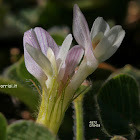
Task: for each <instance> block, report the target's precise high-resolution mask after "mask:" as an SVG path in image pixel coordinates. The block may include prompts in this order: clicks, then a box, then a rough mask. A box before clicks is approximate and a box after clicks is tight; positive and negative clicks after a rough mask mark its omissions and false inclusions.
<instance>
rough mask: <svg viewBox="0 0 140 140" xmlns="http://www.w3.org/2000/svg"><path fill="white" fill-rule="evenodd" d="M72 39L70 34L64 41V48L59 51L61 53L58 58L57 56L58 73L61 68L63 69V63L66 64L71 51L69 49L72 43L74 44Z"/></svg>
mask: <svg viewBox="0 0 140 140" xmlns="http://www.w3.org/2000/svg"><path fill="white" fill-rule="evenodd" d="M72 39H73V38H72V35H71V34H69V35H68V36H67V37H66V38H65V40H64V42H63V44H62V46H61V48H60V50H59V53H58V56H57V67H58V72H59V71H60V68H61V67H62V65H63V63H64V61H65V59H66V56H67V54H68V50H69V48H70V46H71V43H72Z"/></svg>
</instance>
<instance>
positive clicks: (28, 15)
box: [0, 0, 140, 140]
mask: <svg viewBox="0 0 140 140" xmlns="http://www.w3.org/2000/svg"><path fill="white" fill-rule="evenodd" d="M75 3H76V4H78V5H79V7H80V8H81V10H82V12H83V13H84V15H85V17H86V19H87V22H88V24H89V28H91V26H92V24H93V22H94V20H95V18H97V17H98V16H101V17H103V18H104V19H105V20H107V22H108V23H109V24H110V26H113V25H116V24H120V25H122V26H123V28H124V29H125V31H126V36H125V38H124V41H123V43H122V45H121V47H120V48H119V50H118V51H117V52H116V53H115V55H113V57H111V58H110V59H109V60H107V63H109V64H111V65H113V66H114V67H116V68H121V67H123V66H125V65H126V64H131V65H132V66H134V67H137V68H140V55H139V54H140V39H139V38H140V1H139V0H20V1H19V0H0V73H2V72H3V71H4V70H5V69H6V68H7V67H8V66H9V65H11V64H14V63H15V62H17V61H18V60H19V59H20V58H21V56H22V55H23V34H24V32H25V31H27V30H28V29H30V28H34V27H36V26H40V27H43V28H44V29H46V30H47V31H49V32H50V33H51V34H53V35H54V36H53V37H54V39H56V40H57V43H58V44H59V45H61V42H62V40H63V37H64V36H66V34H68V33H69V32H72V18H73V5H74V4H75ZM57 35H58V36H59V38H57ZM60 36H61V37H60ZM74 43H75V42H74ZM95 79H96V78H95ZM85 100H86V99H85ZM87 108H88V107H87ZM94 108H95V107H93V109H94ZM13 110H14V111H13ZM87 110H88V109H87ZM0 112H2V113H3V114H4V115H5V117H6V118H7V120H8V123H9V124H10V123H12V122H13V121H15V120H18V119H33V118H32V117H31V116H32V114H31V116H30V114H29V112H28V108H27V107H26V106H25V105H24V104H22V103H20V102H19V101H18V100H17V99H15V98H11V97H10V96H8V95H5V94H0ZM72 116H73V109H72V108H70V109H69V110H68V111H67V113H66V117H65V119H64V123H63V124H64V125H62V128H61V130H60V132H59V136H60V139H62V140H65V139H67V140H72V139H73V135H74V134H73V132H72V130H73V120H72ZM93 116H94V117H93V120H97V115H96V114H94V113H93ZM90 119H92V118H90ZM85 125H87V127H88V122H86V124H85ZM94 129H95V128H91V129H88V131H91V132H93V131H94V132H93V133H95V137H97V138H104V140H105V138H106V136H105V135H104V134H103V132H101V130H99V128H97V130H94ZM86 137H87V140H88V139H90V138H91V137H90V136H86Z"/></svg>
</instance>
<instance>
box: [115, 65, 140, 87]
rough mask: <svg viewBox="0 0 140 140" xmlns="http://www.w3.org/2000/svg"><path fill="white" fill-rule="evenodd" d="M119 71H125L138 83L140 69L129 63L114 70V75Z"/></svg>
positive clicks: (139, 81) (139, 82)
mask: <svg viewBox="0 0 140 140" xmlns="http://www.w3.org/2000/svg"><path fill="white" fill-rule="evenodd" d="M120 73H126V74H129V75H132V76H133V77H134V78H135V79H136V80H137V81H138V84H139V85H140V70H139V69H137V68H135V67H133V66H131V65H126V66H124V67H123V68H121V69H119V70H118V71H117V72H115V73H114V75H116V74H120Z"/></svg>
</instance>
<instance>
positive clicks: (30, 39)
mask: <svg viewBox="0 0 140 140" xmlns="http://www.w3.org/2000/svg"><path fill="white" fill-rule="evenodd" d="M26 43H28V44H30V45H33V47H34V48H38V49H40V47H39V45H38V42H37V40H36V37H35V33H34V31H33V30H32V29H31V30H29V31H27V32H25V33H24V37H23V45H24V61H25V65H26V68H27V70H28V71H29V73H31V74H32V75H33V76H34V77H35V78H36V79H37V80H38V81H39V82H40V83H42V81H44V80H46V79H47V77H46V75H45V73H44V72H43V71H42V69H41V68H40V66H39V65H38V64H37V63H36V62H35V61H34V60H33V58H32V57H31V56H30V55H29V53H28V52H27V50H26V48H25V44H26Z"/></svg>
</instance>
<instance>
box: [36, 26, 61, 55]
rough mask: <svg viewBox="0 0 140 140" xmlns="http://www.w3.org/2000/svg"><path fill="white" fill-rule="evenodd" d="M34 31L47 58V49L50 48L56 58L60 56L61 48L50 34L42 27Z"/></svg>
mask: <svg viewBox="0 0 140 140" xmlns="http://www.w3.org/2000/svg"><path fill="white" fill-rule="evenodd" d="M34 31H35V33H36V36H37V39H38V42H39V45H40V48H41V51H42V52H43V54H44V55H46V56H47V49H48V48H49V47H50V48H51V49H52V50H53V52H54V54H55V56H56V55H57V54H58V51H59V48H58V46H57V44H56V43H55V41H54V40H53V38H52V37H51V36H50V34H49V33H48V32H47V31H46V30H44V29H43V28H41V27H36V28H35V29H34Z"/></svg>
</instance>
